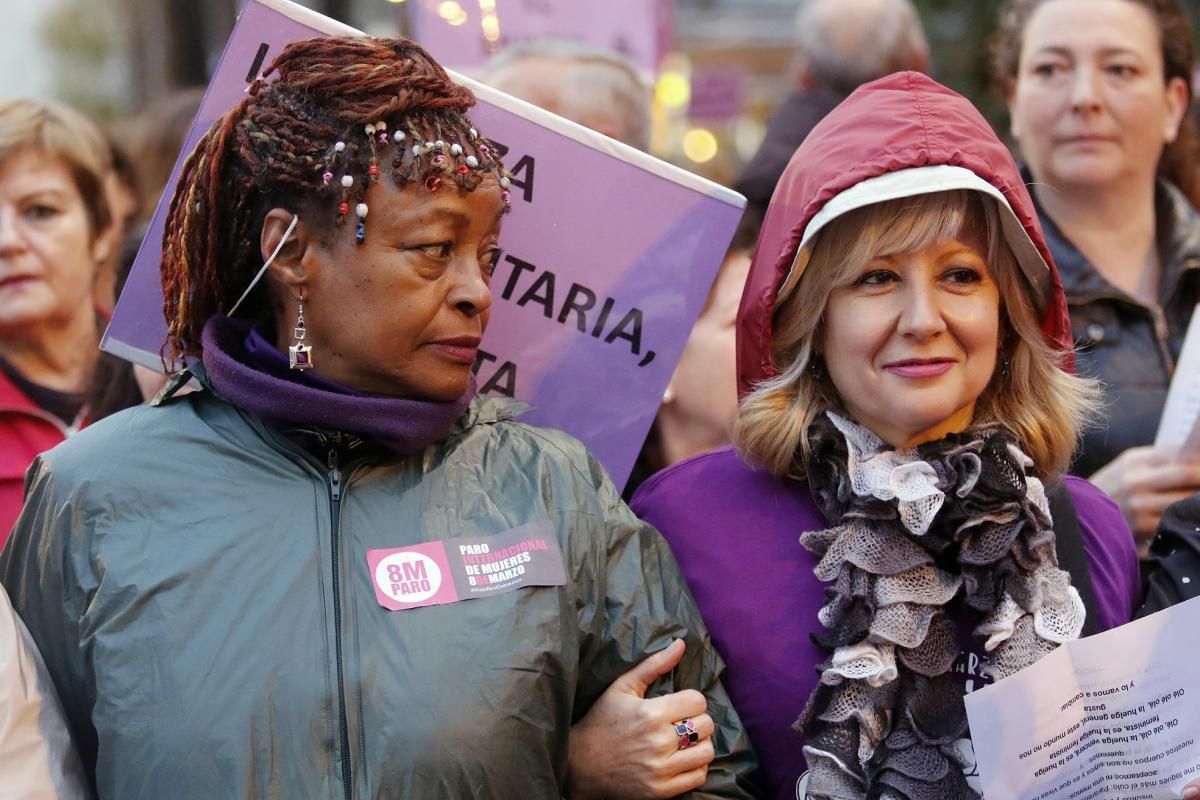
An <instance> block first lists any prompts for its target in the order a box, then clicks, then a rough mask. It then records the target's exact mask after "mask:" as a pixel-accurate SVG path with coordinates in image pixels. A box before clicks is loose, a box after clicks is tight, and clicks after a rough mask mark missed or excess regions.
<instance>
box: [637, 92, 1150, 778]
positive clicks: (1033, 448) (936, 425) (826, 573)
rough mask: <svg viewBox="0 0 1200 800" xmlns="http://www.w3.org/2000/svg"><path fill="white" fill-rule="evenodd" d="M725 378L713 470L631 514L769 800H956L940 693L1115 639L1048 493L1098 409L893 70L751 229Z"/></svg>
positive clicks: (986, 205) (1107, 584)
mask: <svg viewBox="0 0 1200 800" xmlns="http://www.w3.org/2000/svg"><path fill="white" fill-rule="evenodd" d="M738 357H739V373H740V380H741V390H742V393H743V397H742V400H741V404H740V407H739V411H738V420H737V427H736V431H735V442H736V443H737V449H736V450H734V449H726V450H722V451H717V452H715V453H711V454H706V455H703V456H699V457H697V458H694V459H692V460H690V461H685V462H682V463H681V464H678V465H676V466H674V467H672V468H671V469H668V470H666V471H665V472H663V473H660V474H659V475H658V476H655V477H654V478H651V479H650V480H649V481H648V482H647V483H646V484H644V485H643V486H642V488H641V490H640V491H639V493H638V494H637V496H636V497H635V498H634V502H633V506H634V509H635V511H637V512H638V513H639V514H640V515H641V516H642V517H643V519H645V520H647V521H649V522H651V523H652V524H654V525H655V526H657V527H658V528H659V529H660V530H661V531H662V532H663V534H664V535H665V536H666V538H667V540H668V542H670V544H671V546H672V549H673V550H674V552H675V555H676V557H677V559H678V560H679V563H680V566H681V567H682V568H683V571H684V575H685V577H686V578H687V580H688V583H689V585H690V587H691V589H692V591H693V593H694V595H695V597H696V600H697V602H698V603H699V605H700V608H701V611H702V613H703V615H704V617H705V620H706V621H707V622H708V624H709V628H710V632H711V633H712V636H713V641H714V643H715V644H716V647H717V650H718V652H719V653H720V654H721V655H722V657H723V658H724V659H725V661H726V663H727V664H728V672H727V674H726V685H727V687H728V689H729V693H730V696H731V699H732V700H733V701H734V703H735V705H736V706H737V708H738V710H739V712H740V714H741V716H742V720H743V722H744V724H745V726H746V730H747V732H748V733H749V734H750V738H751V741H752V743H753V744H754V746H755V749H756V750H757V751H758V753H759V757H760V761H761V763H762V766H763V769H764V771H765V772H766V777H767V779H768V781H769V783H770V790H771V794H772V796H774V797H779V798H783V797H788V798H792V797H813V798H830V797H837V798H852V797H879V796H884V797H895V798H910V800H911V799H915V798H924V797H938V798H947V800H953V799H954V798H977V797H978V796H979V794H978V784H977V782H976V781H975V776H974V775H973V773H974V758H973V754H972V750H971V748H970V744H969V739H970V731H969V730H968V726H967V721H966V716H965V711H964V706H963V702H962V697H963V695H964V694H965V693H966V692H968V691H970V690H971V689H973V688H975V687H978V686H980V685H981V684H983V683H987V682H991V681H993V680H996V679H999V678H1001V677H1003V676H1005V675H1007V674H1010V673H1012V672H1015V671H1016V670H1018V669H1020V668H1022V667H1024V666H1027V665H1028V664H1031V663H1033V662H1034V661H1036V660H1037V659H1038V658H1040V657H1041V656H1042V655H1044V654H1046V653H1048V652H1050V651H1051V650H1053V649H1054V648H1055V647H1057V646H1058V645H1059V644H1060V643H1062V642H1065V641H1068V640H1070V639H1073V638H1076V637H1078V636H1080V635H1081V634H1087V633H1090V632H1093V631H1099V630H1104V629H1106V628H1109V627H1112V626H1115V625H1119V624H1121V623H1123V622H1126V621H1128V620H1129V619H1130V617H1131V614H1132V611H1133V606H1134V602H1135V597H1136V594H1137V592H1138V588H1139V587H1138V576H1137V560H1136V554H1135V552H1134V548H1133V542H1132V539H1131V537H1130V534H1129V530H1128V528H1127V526H1126V524H1125V522H1124V520H1123V518H1122V516H1121V514H1120V512H1119V511H1118V510H1117V508H1116V507H1115V506H1114V505H1113V503H1112V502H1111V501H1109V500H1108V499H1107V498H1106V497H1105V496H1104V495H1103V493H1101V492H1100V491H1099V490H1098V489H1096V488H1095V487H1093V486H1092V485H1090V484H1088V483H1087V482H1086V481H1083V480H1081V479H1078V478H1065V479H1064V478H1063V477H1062V473H1063V470H1064V469H1065V468H1066V466H1067V464H1068V462H1069V460H1070V456H1071V451H1072V449H1073V447H1074V444H1075V440H1076V436H1077V432H1078V430H1079V427H1080V421H1081V419H1082V418H1083V417H1085V416H1086V415H1087V414H1088V413H1089V412H1090V411H1091V410H1093V409H1094V408H1095V405H1096V399H1095V391H1096V390H1095V387H1094V385H1093V384H1092V383H1090V382H1089V381H1087V380H1084V379H1081V378H1077V377H1075V376H1073V375H1072V374H1071V337H1070V324H1069V321H1068V318H1067V314H1066V305H1065V299H1064V297H1063V293H1062V288H1061V285H1060V283H1059V281H1058V278H1057V276H1056V274H1055V272H1054V269H1053V266H1052V262H1051V260H1050V258H1049V254H1048V253H1047V251H1046V248H1045V243H1044V241H1043V239H1042V235H1041V231H1040V229H1039V228H1038V225H1037V222H1036V219H1035V217H1034V211H1033V205H1032V202H1031V200H1030V198H1029V195H1028V193H1027V192H1026V191H1025V189H1024V187H1023V185H1022V183H1021V179H1020V176H1019V174H1018V173H1017V169H1016V165H1015V164H1014V163H1013V161H1012V159H1011V157H1010V156H1009V155H1008V153H1007V151H1006V150H1005V148H1004V147H1003V145H1002V144H1001V143H1000V142H999V141H998V140H997V139H996V137H995V135H994V134H993V133H992V131H991V128H990V127H989V126H988V124H987V122H986V121H984V119H983V118H982V117H981V116H980V115H979V114H978V112H977V111H976V110H975V109H974V108H973V107H972V106H971V105H970V103H968V102H967V101H966V100H965V99H963V98H962V97H960V96H958V95H956V94H954V93H953V92H951V91H949V90H948V89H945V88H944V87H942V86H939V85H938V84H937V83H935V82H933V81H932V80H930V79H929V78H927V77H925V76H923V75H919V74H917V73H912V72H908V73H898V74H896V75H893V76H890V77H888V78H884V79H882V80H880V81H876V82H875V83H872V84H868V85H867V86H865V87H863V88H861V89H859V90H858V91H857V92H855V93H854V94H853V95H851V96H850V98H849V99H847V100H846V101H845V102H844V103H843V104H842V105H841V106H839V107H838V108H837V109H836V110H835V111H834V112H833V113H832V114H831V115H830V116H829V117H827V118H826V119H825V120H824V121H823V122H822V123H821V124H820V125H818V126H817V128H816V129H815V130H814V131H813V133H812V134H811V135H810V136H809V138H808V139H807V140H806V141H805V143H804V144H803V145H802V146H801V147H800V149H799V151H798V152H797V153H796V155H795V157H794V158H793V159H792V161H791V163H790V165H789V167H788V169H787V171H786V172H785V173H784V176H783V178H782V181H781V183H780V186H779V189H778V190H777V191H776V193H775V196H774V199H773V200H772V203H771V207H770V209H769V210H768V213H767V217H766V222H765V225H764V228H763V233H762V235H761V237H760V239H759V242H758V246H757V248H756V251H755V255H754V260H753V264H752V266H751V269H750V276H749V279H748V281H747V285H746V291H745V294H744V295H743V299H742V306H741V310H740V313H739V320H738ZM1048 496H1049V499H1048ZM797 721H798V724H794V723H797Z"/></svg>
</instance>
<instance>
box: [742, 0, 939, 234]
mask: <svg viewBox="0 0 1200 800" xmlns="http://www.w3.org/2000/svg"><path fill="white" fill-rule="evenodd" d="M928 68H929V43H928V42H927V41H926V39H925V33H924V31H923V30H922V28H921V20H920V18H919V17H918V16H917V10H916V8H914V7H913V4H912V2H911V0H804V2H802V3H801V4H800V7H799V9H798V10H797V11H796V54H795V69H796V89H795V91H793V92H792V94H791V95H789V96H788V98H787V99H785V100H784V101H783V103H782V104H780V106H779V108H778V109H777V110H776V111H775V115H774V116H773V117H772V118H771V120H770V122H768V123H767V132H766V136H765V137H764V139H763V142H762V144H761V145H760V146H759V149H758V152H757V153H755V154H754V157H753V158H751V159H750V161H749V163H747V164H746V166H745V167H744V168H743V169H742V171H741V174H740V175H739V176H738V178H737V180H736V181H735V182H734V187H733V188H734V189H736V190H737V191H739V192H741V193H742V194H744V195H746V199H747V201H748V202H747V205H746V216H745V217H744V218H743V227H745V228H748V229H749V231H748V233H749V232H752V235H747V236H745V237H744V238H748V239H749V240H750V241H751V242H753V241H754V239H755V238H757V234H758V227H759V226H761V225H762V219H763V215H765V214H766V211H767V203H769V202H770V200H771V195H772V194H773V193H774V191H775V184H776V183H778V181H779V176H780V175H782V174H783V168H784V167H786V166H787V163H788V161H789V160H791V158H792V154H793V153H795V152H796V148H797V147H799V146H800V143H801V142H803V141H804V139H805V137H807V136H808V133H809V131H811V130H812V129H813V126H815V125H816V124H817V123H818V122H820V121H821V119H822V118H824V116H825V115H826V114H828V113H829V112H830V111H832V110H833V108H834V106H836V105H837V104H838V103H840V102H842V100H845V99H846V97H848V96H849V95H850V93H851V92H853V91H854V90H855V89H857V88H858V87H859V86H861V85H863V84H864V83H870V82H871V81H873V80H875V79H876V78H882V77H883V76H884V75H890V74H891V73H893V72H900V71H902V70H916V71H918V72H925V71H927V70H928Z"/></svg>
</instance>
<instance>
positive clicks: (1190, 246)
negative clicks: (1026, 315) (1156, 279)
mask: <svg viewBox="0 0 1200 800" xmlns="http://www.w3.org/2000/svg"><path fill="white" fill-rule="evenodd" d="M1026 178H1028V174H1027V173H1026ZM1155 203H1156V208H1155V211H1156V218H1157V220H1158V248H1159V254H1160V257H1161V259H1162V287H1161V290H1160V292H1159V307H1160V308H1161V314H1162V316H1161V318H1160V317H1159V316H1158V313H1159V312H1158V309H1151V308H1148V307H1146V306H1144V305H1142V304H1141V303H1139V302H1137V301H1136V300H1134V299H1133V298H1132V297H1130V296H1129V295H1127V294H1125V293H1124V292H1122V291H1121V290H1120V289H1118V288H1116V287H1115V286H1113V285H1112V284H1111V283H1109V282H1108V281H1107V280H1105V278H1104V277H1103V276H1102V275H1101V274H1100V273H1099V272H1098V271H1097V270H1096V268H1095V267H1094V266H1092V264H1091V262H1089V261H1088V260H1087V258H1085V257H1084V255H1083V254H1082V253H1080V252H1079V250H1078V249H1077V248H1076V247H1075V245H1074V244H1072V243H1071V242H1070V241H1069V240H1068V239H1067V237H1066V236H1064V235H1063V233H1062V231H1060V230H1059V229H1058V227H1057V226H1056V225H1055V224H1054V222H1053V221H1052V220H1051V219H1050V218H1049V217H1048V216H1047V215H1046V214H1045V212H1044V211H1042V209H1040V208H1039V209H1038V216H1039V217H1040V219H1041V221H1042V227H1043V229H1044V230H1045V234H1046V244H1047V245H1049V247H1050V252H1051V254H1052V255H1053V256H1054V263H1055V264H1056V265H1057V267H1058V274H1059V275H1060V276H1061V278H1062V282H1063V288H1064V289H1065V290H1066V292H1067V303H1068V305H1069V306H1070V312H1071V329H1072V331H1073V333H1074V336H1075V344H1076V347H1077V348H1078V352H1077V354H1076V356H1075V369H1076V371H1077V372H1078V373H1079V374H1080V375H1084V376H1087V377H1091V378H1098V379H1100V381H1102V382H1103V384H1104V399H1105V404H1106V419H1105V424H1104V425H1102V426H1100V427H1099V428H1096V429H1094V430H1090V431H1088V432H1087V433H1086V434H1085V435H1084V437H1083V442H1082V445H1081V447H1080V448H1079V450H1078V451H1077V452H1076V457H1075V463H1074V464H1073V466H1072V468H1071V471H1072V472H1073V473H1075V474H1076V475H1082V476H1084V477H1087V476H1089V475H1091V474H1093V473H1094V472H1096V471H1097V470H1098V469H1100V468H1101V467H1103V466H1104V465H1105V464H1107V463H1108V462H1110V461H1112V460H1113V459H1114V458H1116V457H1117V456H1118V455H1120V454H1121V453H1122V452H1123V451H1125V450H1127V449H1129V448H1130V447H1137V446H1139V445H1148V444H1152V443H1153V442H1154V435H1155V433H1156V432H1157V431H1158V421H1159V418H1160V417H1161V416H1162V411H1163V406H1164V405H1165V404H1166V399H1167V389H1168V387H1169V386H1170V384H1171V374H1172V372H1173V371H1174V368H1175V362H1176V360H1177V359H1178V358H1179V351H1180V349H1181V348H1182V347H1183V338H1184V335H1185V334H1186V333H1187V326H1188V321H1189V320H1190V319H1191V314H1192V310H1193V309H1194V308H1195V307H1196V303H1197V302H1200V214H1197V213H1196V211H1195V209H1193V208H1192V206H1191V204H1189V203H1188V201H1187V198H1186V197H1184V196H1183V194H1182V193H1181V192H1180V191H1179V190H1178V189H1176V188H1175V187H1174V186H1171V185H1169V184H1166V183H1162V182H1160V183H1159V186H1158V191H1157V193H1156V200H1155Z"/></svg>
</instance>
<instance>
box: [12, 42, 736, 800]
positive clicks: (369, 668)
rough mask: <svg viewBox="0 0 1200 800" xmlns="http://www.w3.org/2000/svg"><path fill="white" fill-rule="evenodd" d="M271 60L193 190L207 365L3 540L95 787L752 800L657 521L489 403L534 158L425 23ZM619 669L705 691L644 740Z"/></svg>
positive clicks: (185, 207) (683, 702)
mask: <svg viewBox="0 0 1200 800" xmlns="http://www.w3.org/2000/svg"><path fill="white" fill-rule="evenodd" d="M266 75H267V78H265V79H260V80H257V81H255V82H254V83H252V84H251V85H250V87H249V89H248V92H247V95H246V98H245V99H244V100H243V101H242V102H241V103H240V104H239V105H238V106H237V107H236V108H234V109H232V110H230V111H229V112H228V113H226V114H225V115H224V116H222V117H221V118H220V119H219V120H217V121H216V122H215V123H214V125H213V127H212V128H211V129H210V130H209V131H208V133H207V134H206V135H205V136H204V138H203V139H201V141H200V143H199V144H198V145H197V148H196V150H195V152H194V153H193V154H192V155H191V156H190V158H189V159H188V161H187V163H186V165H185V167H184V169H183V172H182V175H181V178H180V181H179V184H178V186H177V187H176V189H175V194H174V198H173V201H172V204H171V212H170V214H169V217H168V221H167V225H166V231H165V234H164V247H163V261H162V276H163V290H164V297H165V312H166V317H167V321H168V326H169V331H170V340H169V347H170V351H169V353H168V356H169V357H188V358H190V359H192V365H191V366H190V367H189V368H188V369H187V370H185V371H183V372H181V373H180V374H179V375H178V376H177V378H176V379H174V380H173V381H172V382H171V383H170V384H168V386H167V389H166V390H165V392H164V394H163V395H161V397H162V399H161V401H159V402H158V403H157V404H156V405H154V406H139V407H137V408H132V409H127V410H125V411H123V412H120V413H118V414H114V415H113V416H110V417H108V418H107V419H105V420H102V421H100V422H98V423H96V424H95V425H93V426H91V427H89V428H88V429H87V430H86V431H84V432H82V433H81V434H80V435H79V436H77V437H74V438H73V439H72V440H71V441H69V442H66V443H65V444H63V445H61V446H60V447H58V448H56V449H55V450H53V451H51V452H50V453H47V454H44V455H43V456H41V457H40V458H39V459H38V461H37V462H36V463H35V466H34V467H33V469H32V472H31V477H30V482H29V486H30V491H29V497H28V501H27V504H26V508H25V511H24V512H23V514H22V516H21V518H20V520H19V521H18V523H17V525H16V528H15V529H14V532H13V536H12V540H11V542H10V544H9V547H8V548H7V549H6V550H5V552H4V553H3V555H2V556H0V581H3V583H4V585H5V587H7V589H8V591H9V593H10V595H11V596H12V599H13V605H14V606H15V607H16V608H17V610H18V611H19V612H20V613H21V615H22V616H23V618H24V619H25V621H26V623H27V625H28V626H29V629H30V631H31V633H32V635H33V638H34V639H35V640H36V641H37V643H38V645H39V647H40V648H41V650H42V654H43V656H44V657H45V660H46V664H47V667H48V669H49V671H50V674H51V675H52V676H53V678H54V681H55V684H56V685H57V686H58V689H59V692H60V694H61V696H62V700H63V705H64V708H65V710H66V713H67V716H68V719H69V720H70V723H71V726H72V729H73V731H74V732H75V734H76V739H77V741H78V744H79V748H80V753H81V756H82V758H83V762H84V765H85V768H86V769H88V770H89V773H90V775H91V776H92V777H93V779H94V781H95V785H96V788H97V790H98V793H99V795H100V797H101V798H136V797H147V798H149V797H155V798H157V797H168V796H170V797H183V796H189V797H198V798H199V797H204V798H207V797H239V798H256V797H262V796H270V797H289V798H290V797H297V798H300V797H304V798H308V797H342V798H346V800H350V798H355V797H362V798H367V797H371V798H374V797H421V798H423V797H466V796H476V797H483V796H487V797H505V798H507V797H545V798H559V797H562V796H564V795H567V796H572V797H576V796H578V797H589V796H605V795H608V796H640V795H641V793H640V792H631V791H628V790H627V789H626V788H625V784H626V783H627V782H628V781H629V780H630V778H631V777H632V779H634V780H640V779H644V778H657V777H659V776H660V774H661V775H665V776H666V779H665V780H664V782H663V784H662V785H658V786H656V787H651V789H652V790H654V791H659V790H661V791H662V793H663V794H667V795H671V794H677V793H679V792H683V791H688V790H696V791H697V794H698V796H703V797H746V796H750V795H751V794H752V792H753V785H752V783H751V782H750V775H751V773H752V771H753V767H754V763H755V761H754V757H753V755H752V754H751V753H750V751H749V749H748V745H747V743H746V739H745V736H744V733H743V732H742V729H741V725H740V722H739V721H738V718H737V716H736V714H735V713H734V712H733V709H732V708H731V707H730V705H729V703H728V699H727V697H726V695H725V692H724V690H723V688H722V687H721V684H720V682H719V680H718V679H719V675H720V673H721V671H722V669H723V667H722V665H721V663H720V660H719V659H718V658H717V657H716V655H715V653H713V652H712V650H711V648H709V647H707V646H706V645H707V634H706V632H705V629H704V625H703V622H702V621H701V619H700V616H699V613H698V611H697V610H696V607H695V604H694V602H693V601H692V598H691V596H690V594H689V593H688V592H687V589H686V587H685V586H684V585H683V580H682V577H681V576H680V574H679V572H678V568H677V567H676V565H675V562H674V560H673V559H672V558H671V555H670V551H669V549H668V548H667V546H666V544H665V542H663V541H662V539H661V537H659V536H658V534H657V533H656V532H655V531H654V530H653V529H652V528H650V527H649V526H648V525H645V524H644V523H641V522H640V521H639V520H637V519H636V517H634V516H633V514H632V513H631V512H630V511H629V509H628V508H626V507H625V505H624V504H623V503H622V502H621V500H620V498H619V497H618V495H617V492H616V490H615V489H614V487H613V486H612V483H611V481H610V480H609V478H608V476H607V475H606V474H605V473H604V470H603V469H602V468H601V467H600V466H599V464H598V463H597V462H596V461H595V460H594V459H593V458H592V457H591V456H589V455H588V454H587V452H586V451H585V450H584V449H583V447H582V446H581V445H580V444H579V443H578V442H576V441H575V440H573V439H571V438H570V437H568V436H566V435H565V434H561V433H558V432H555V431H548V430H542V429H537V428H532V427H530V426H526V425H523V424H521V423H519V422H517V421H515V419H514V416H515V415H516V414H517V413H519V408H517V407H516V406H515V405H514V404H512V403H511V402H510V401H508V400H502V399H495V398H482V397H477V396H476V395H475V387H474V382H473V380H472V372H471V367H472V364H473V363H474V361H475V358H476V354H477V349H478V347H479V343H480V337H481V336H482V334H483V332H484V329H485V327H486V325H487V321H488V317H489V313H490V307H491V300H492V298H491V291H490V288H489V283H490V278H491V274H492V269H493V267H494V265H495V260H496V258H497V257H498V253H499V246H500V245H499V236H500V226H501V220H502V218H503V215H504V213H505V212H506V211H507V210H508V198H509V195H508V188H507V187H508V185H509V177H508V175H507V173H506V172H505V170H504V168H503V165H502V164H501V162H500V160H499V158H498V156H497V152H496V149H495V147H494V145H492V144H491V143H490V142H489V141H488V140H487V139H486V138H484V137H483V136H482V134H480V133H479V132H478V131H476V130H475V128H474V127H472V123H471V120H470V119H469V118H468V116H467V113H466V111H467V109H468V108H469V107H470V106H471V105H472V104H473V103H474V96H473V95H472V94H471V92H470V91H469V90H468V89H465V88H463V87H461V86H458V85H456V84H454V83H453V82H452V81H451V80H450V78H449V77H448V76H447V74H446V73H445V71H444V70H443V69H442V68H441V67H440V66H439V65H438V64H436V63H435V62H433V61H432V59H431V58H430V57H429V56H428V54H427V53H425V51H423V50H422V49H421V48H420V47H418V46H416V45H415V44H413V43H412V42H409V41H406V40H403V39H370V38H361V39H338V38H331V39H314V40H309V41H303V42H296V43H293V44H291V45H289V46H288V47H286V48H285V49H284V50H283V51H282V52H281V53H280V54H279V56H278V57H277V58H276V60H275V62H274V64H273V65H272V66H271V67H270V68H269V69H268V70H267V71H266ZM190 377H194V378H196V379H197V380H199V381H200V382H201V383H202V384H203V386H204V388H203V390H202V391H198V392H194V393H191V394H188V395H186V396H178V395H177V394H174V391H175V389H177V388H178V387H179V386H181V385H182V384H183V383H184V382H185V381H186V380H187V379H189V378H190ZM101 471H103V473H104V476H105V479H104V480H103V481H102V482H98V481H95V480H93V478H94V476H95V475H96V474H97V473H99V472H101ZM46 553H51V554H53V556H52V557H49V558H47V557H45V554H46ZM677 639H682V640H684V643H686V650H685V649H684V647H683V644H682V643H680V642H678V641H675V640H677ZM652 654H653V655H657V656H658V657H657V658H651V659H650V660H649V662H648V663H649V665H648V666H647V665H646V664H643V665H642V667H640V668H639V667H635V665H637V664H638V662H642V661H643V660H644V659H647V658H648V657H650V656H652ZM631 670H632V672H631ZM639 670H640V671H639ZM660 676H661V677H660ZM614 682H616V686H617V689H616V690H615V691H616V692H617V693H623V694H625V695H626V696H629V695H636V696H638V699H639V700H640V695H641V694H643V693H647V691H648V692H649V694H651V695H655V694H659V693H661V692H662V691H663V690H666V691H672V690H679V691H676V692H675V693H674V694H671V695H670V696H667V697H654V698H653V699H650V700H646V701H644V704H638V709H639V713H638V715H637V717H636V722H637V723H639V724H638V725H637V726H635V727H636V728H638V730H636V731H635V732H634V735H632V736H631V737H626V736H621V735H619V734H618V732H617V729H615V728H614V727H613V726H612V725H611V724H609V722H610V719H611V718H610V717H608V716H607V712H608V711H610V710H612V709H613V707H614V704H613V703H610V702H608V700H611V699H612V693H613V691H614V690H612V689H610V685H611V684H614ZM606 690H607V691H606ZM606 698H608V700H606ZM616 705H617V706H621V704H620V703H617V704H616ZM627 706H628V704H625V706H623V707H627ZM680 728H682V731H680ZM597 738H599V739H600V740H602V741H603V742H605V743H606V744H601V745H595V746H587V742H588V741H592V742H595V741H596V740H597ZM630 740H632V743H633V744H634V745H637V746H641V753H642V755H643V756H644V757H645V758H644V760H639V761H638V762H637V763H636V764H633V763H632V762H629V763H626V764H624V765H621V766H620V767H618V769H616V770H608V771H605V770H604V769H598V768H597V766H598V765H601V764H602V759H600V758H598V757H596V756H595V755H594V754H596V753H601V754H604V753H619V752H624V748H626V747H627V746H629V744H630ZM628 773H635V774H634V775H632V776H630V775H628Z"/></svg>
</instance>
